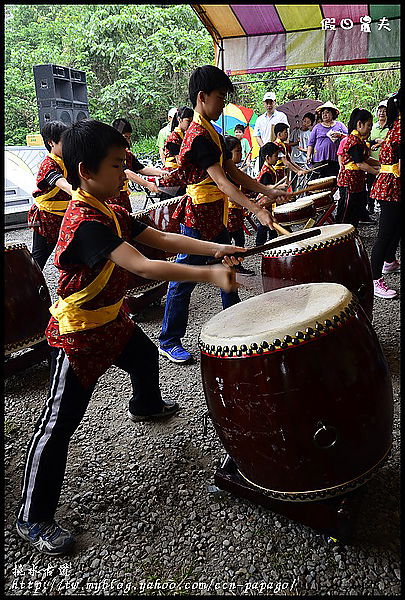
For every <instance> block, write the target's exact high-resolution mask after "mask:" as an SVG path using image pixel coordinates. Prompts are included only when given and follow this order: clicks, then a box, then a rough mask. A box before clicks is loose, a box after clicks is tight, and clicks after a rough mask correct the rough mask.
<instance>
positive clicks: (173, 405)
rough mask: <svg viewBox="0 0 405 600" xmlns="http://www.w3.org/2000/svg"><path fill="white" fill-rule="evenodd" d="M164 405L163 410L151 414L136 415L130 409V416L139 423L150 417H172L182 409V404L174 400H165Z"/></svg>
mask: <svg viewBox="0 0 405 600" xmlns="http://www.w3.org/2000/svg"><path fill="white" fill-rule="evenodd" d="M163 402H164V405H163V408H162V410H161V411H159V412H157V413H153V414H151V415H135V414H134V413H132V412H131V411H130V410H128V413H127V414H128V418H129V419H131V421H133V422H134V423H139V422H140V421H148V420H149V419H161V418H162V417H170V416H171V415H174V414H175V413H176V412H177V411H179V410H180V406H179V405H178V404H177V402H174V400H163Z"/></svg>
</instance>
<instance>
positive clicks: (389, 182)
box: [370, 118, 401, 202]
mask: <svg viewBox="0 0 405 600" xmlns="http://www.w3.org/2000/svg"><path fill="white" fill-rule="evenodd" d="M400 144H401V119H400V118H398V119H397V120H396V121H395V122H394V124H393V126H392V127H391V129H390V130H389V132H388V134H387V137H386V138H385V140H384V142H383V144H382V145H381V150H380V163H381V164H382V165H395V164H396V163H398V161H399V150H400ZM370 196H371V198H374V199H375V200H384V201H386V202H399V201H400V199H401V178H400V177H395V175H394V174H393V173H379V174H378V175H377V178H376V180H375V182H374V185H373V187H372V188H371V192H370Z"/></svg>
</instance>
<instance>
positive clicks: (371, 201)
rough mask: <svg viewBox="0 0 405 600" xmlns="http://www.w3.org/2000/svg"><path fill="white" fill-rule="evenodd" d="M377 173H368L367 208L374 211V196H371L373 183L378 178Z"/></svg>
mask: <svg viewBox="0 0 405 600" xmlns="http://www.w3.org/2000/svg"><path fill="white" fill-rule="evenodd" d="M376 177H377V176H376V175H373V174H372V173H366V189H367V208H368V210H369V211H370V212H371V213H373V212H374V209H375V202H374V198H370V192H371V188H372V187H373V183H374V181H375V180H376Z"/></svg>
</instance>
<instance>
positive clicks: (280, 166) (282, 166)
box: [274, 140, 287, 171]
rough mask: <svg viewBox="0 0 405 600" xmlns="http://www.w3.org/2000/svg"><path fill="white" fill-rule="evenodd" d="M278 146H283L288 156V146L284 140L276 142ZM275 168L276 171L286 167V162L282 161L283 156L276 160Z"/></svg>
mask: <svg viewBox="0 0 405 600" xmlns="http://www.w3.org/2000/svg"><path fill="white" fill-rule="evenodd" d="M276 146H282V149H283V150H284V152H285V155H286V156H287V148H286V145H285V144H284V142H282V141H281V140H279V141H278V142H277V143H276ZM274 169H275V170H276V171H279V170H280V169H285V164H284V163H283V161H282V159H281V158H279V159H278V161H277V162H276V164H275V165H274Z"/></svg>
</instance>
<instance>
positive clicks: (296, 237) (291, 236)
mask: <svg viewBox="0 0 405 600" xmlns="http://www.w3.org/2000/svg"><path fill="white" fill-rule="evenodd" d="M287 233H288V238H287V239H283V240H282V239H280V238H276V239H274V240H270V241H269V242H267V244H263V245H262V246H255V247H254V248H249V249H248V250H246V252H234V253H233V254H232V255H231V256H235V258H245V257H246V256H253V255H254V254H259V253H260V252H266V250H272V249H273V248H279V247H280V246H285V245H286V244H294V243H295V242H301V241H302V240H306V239H308V238H311V237H315V236H317V235H320V234H321V233H322V232H321V230H320V229H319V228H317V229H311V230H307V231H299V232H298V233H290V232H289V231H287ZM221 262H222V258H215V259H214V260H211V261H209V262H208V263H207V264H208V265H215V264H219V263H221ZM235 266H237V265H235Z"/></svg>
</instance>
